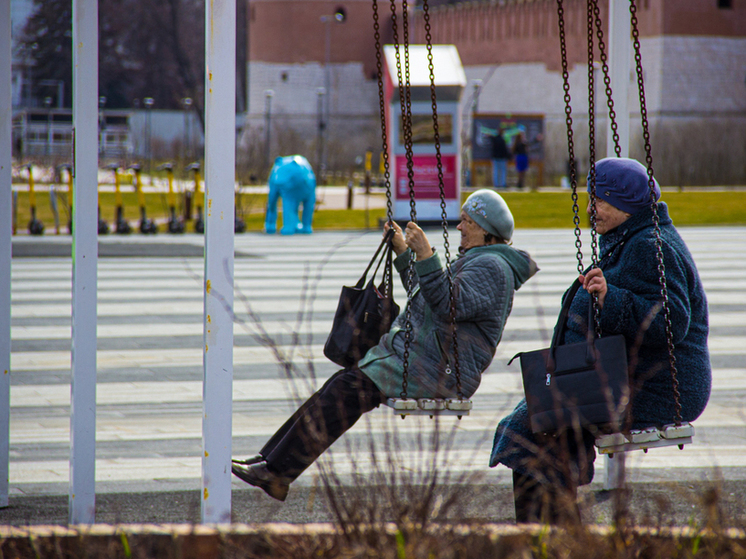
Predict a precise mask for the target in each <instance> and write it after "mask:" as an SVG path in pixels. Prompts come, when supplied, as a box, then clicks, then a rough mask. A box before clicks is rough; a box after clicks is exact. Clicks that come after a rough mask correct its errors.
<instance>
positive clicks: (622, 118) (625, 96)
mask: <svg viewBox="0 0 746 559" xmlns="http://www.w3.org/2000/svg"><path fill="white" fill-rule="evenodd" d="M631 33H632V28H631V24H630V14H629V0H609V39H608V44H609V76H610V78H611V88H612V90H613V99H614V112H615V113H616V122H617V131H618V133H619V147H620V148H621V155H622V157H629V139H630V138H629V80H630V72H631V71H632V67H631V65H630V64H631V60H632V37H631ZM608 126H609V128H608V130H607V134H606V156H607V157H612V156H613V155H614V139H613V137H612V134H611V120H609V123H608Z"/></svg>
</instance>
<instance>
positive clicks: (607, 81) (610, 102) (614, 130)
mask: <svg viewBox="0 0 746 559" xmlns="http://www.w3.org/2000/svg"><path fill="white" fill-rule="evenodd" d="M592 1H593V14H594V15H595V18H596V36H597V37H598V50H599V57H600V59H601V69H602V70H603V74H604V86H605V87H606V104H607V106H608V107H609V122H610V125H611V135H612V139H613V141H614V153H616V156H617V157H621V156H622V147H621V145H620V144H619V127H618V126H617V122H616V111H614V99H613V98H612V90H611V77H610V76H609V64H608V59H607V56H606V45H605V43H604V34H603V31H602V27H601V25H602V22H601V10H600V9H599V7H598V0H592Z"/></svg>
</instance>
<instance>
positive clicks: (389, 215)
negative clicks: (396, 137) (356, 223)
mask: <svg viewBox="0 0 746 559" xmlns="http://www.w3.org/2000/svg"><path fill="white" fill-rule="evenodd" d="M373 30H374V35H375V40H376V69H377V71H378V105H379V108H380V113H381V158H382V159H383V168H384V172H383V180H384V184H385V186H386V221H388V222H389V224H391V222H392V221H393V214H394V212H393V207H392V202H391V172H390V162H389V150H388V135H387V133H386V101H385V95H384V90H383V53H382V49H381V31H380V25H379V23H378V0H373ZM386 289H388V284H386ZM386 295H389V294H388V293H387V294H386Z"/></svg>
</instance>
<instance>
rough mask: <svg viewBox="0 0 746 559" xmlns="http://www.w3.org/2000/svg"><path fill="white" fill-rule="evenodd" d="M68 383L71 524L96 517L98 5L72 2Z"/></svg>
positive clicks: (80, 0) (89, 0) (81, 0)
mask: <svg viewBox="0 0 746 559" xmlns="http://www.w3.org/2000/svg"><path fill="white" fill-rule="evenodd" d="M72 40H73V130H74V131H75V134H74V136H73V143H74V144H73V153H74V154H75V155H74V161H73V199H72V201H71V207H72V209H73V210H72V224H73V238H72V254H73V257H72V270H73V281H72V352H71V356H72V382H71V400H70V488H69V500H68V503H69V508H68V518H69V522H70V524H92V523H93V522H94V521H95V516H96V491H95V479H96V321H97V304H96V300H97V292H98V286H97V283H96V276H97V269H98V110H99V108H98V87H97V84H98V3H97V2H95V1H94V0H74V1H73V39H72Z"/></svg>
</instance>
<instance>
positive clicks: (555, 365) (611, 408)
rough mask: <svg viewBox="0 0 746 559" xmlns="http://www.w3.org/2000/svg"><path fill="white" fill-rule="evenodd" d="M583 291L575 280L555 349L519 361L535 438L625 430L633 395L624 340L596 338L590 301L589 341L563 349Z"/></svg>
mask: <svg viewBox="0 0 746 559" xmlns="http://www.w3.org/2000/svg"><path fill="white" fill-rule="evenodd" d="M579 288H580V282H579V281H578V280H575V283H573V285H572V287H571V288H570V291H569V292H568V294H567V297H566V298H565V301H564V304H563V305H562V310H561V311H560V314H559V318H558V320H557V325H556V326H555V328H554V335H553V336H552V344H551V346H550V347H549V348H546V349H539V350H536V351H529V352H526V353H519V354H518V355H517V356H516V357H518V356H520V358H521V372H522V374H523V388H524V390H525V392H526V403H527V404H528V413H529V418H530V421H531V430H532V431H533V432H534V433H552V432H557V431H561V430H563V429H566V428H568V427H572V426H583V427H587V426H590V425H595V426H597V427H598V428H599V429H601V430H602V431H605V432H617V431H619V430H620V429H621V427H622V423H623V418H624V414H625V411H626V408H627V404H628V403H629V393H630V392H629V378H628V371H627V347H626V343H625V340H624V336H622V335H621V334H618V335H614V336H607V337H602V338H597V337H596V331H595V330H596V325H595V321H594V320H593V302H592V301H591V302H590V304H589V307H590V308H589V312H588V314H589V316H588V339H587V340H586V341H585V342H579V343H574V344H567V345H559V344H560V342H561V341H562V339H563V338H564V334H565V329H566V327H567V316H568V314H569V311H570V305H571V304H572V301H573V299H574V297H575V294H576V293H577V291H578V289H579ZM514 359H515V357H514ZM511 361H512V359H511Z"/></svg>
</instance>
